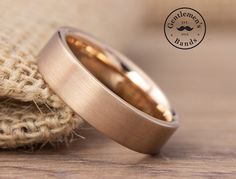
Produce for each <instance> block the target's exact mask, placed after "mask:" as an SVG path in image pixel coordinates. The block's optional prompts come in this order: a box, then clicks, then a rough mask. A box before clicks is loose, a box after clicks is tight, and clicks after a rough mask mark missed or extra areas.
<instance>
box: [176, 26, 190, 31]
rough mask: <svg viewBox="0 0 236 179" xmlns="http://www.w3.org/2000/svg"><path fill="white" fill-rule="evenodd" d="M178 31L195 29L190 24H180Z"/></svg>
mask: <svg viewBox="0 0 236 179" xmlns="http://www.w3.org/2000/svg"><path fill="white" fill-rule="evenodd" d="M177 30H178V31H183V30H187V31H191V30H193V28H191V27H189V26H180V27H179V28H177Z"/></svg>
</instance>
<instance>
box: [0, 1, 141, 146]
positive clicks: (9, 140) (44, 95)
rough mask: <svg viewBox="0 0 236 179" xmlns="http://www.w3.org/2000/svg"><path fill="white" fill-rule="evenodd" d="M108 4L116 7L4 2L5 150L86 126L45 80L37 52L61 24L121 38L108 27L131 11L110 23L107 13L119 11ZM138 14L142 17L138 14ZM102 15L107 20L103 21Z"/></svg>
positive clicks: (0, 110)
mask: <svg viewBox="0 0 236 179" xmlns="http://www.w3.org/2000/svg"><path fill="white" fill-rule="evenodd" d="M124 2H125V1H124ZM124 2H117V3H116V4H115V5H114V8H115V9H116V8H122V6H123V4H124ZM136 2H137V1H136ZM113 3H114V1H113ZM99 4H103V5H99ZM126 4H127V3H126ZM129 4H130V6H133V5H132V3H129ZM104 5H107V6H110V5H111V3H110V1H99V2H98V1H90V2H87V1H82V2H81V1H76V0H70V1H68V0H67V1H59V0H47V1H35V0H34V1H31V0H17V1H15V0H14V1H7V0H6V1H5V0H1V1H0V11H1V18H0V27H1V29H0V47H1V48H0V147H1V148H12V147H17V146H22V145H29V144H30V145H31V144H35V143H47V142H50V141H65V140H66V137H67V136H68V135H69V134H71V133H73V132H72V131H73V129H75V128H79V126H80V125H81V124H82V122H83V121H82V119H81V118H80V117H79V116H78V115H76V114H75V113H74V112H73V111H72V110H71V109H70V108H69V107H68V106H67V105H65V104H64V103H63V101H62V100H60V98H59V97H58V96H57V95H55V94H54V93H53V92H52V91H51V90H50V89H49V87H48V85H47V84H46V83H45V82H44V81H43V79H42V76H41V75H40V74H39V72H38V69H37V65H36V64H35V62H36V56H37V54H38V52H39V50H40V49H41V48H42V47H43V46H44V45H45V43H46V42H47V41H48V39H49V38H50V36H51V35H52V34H53V33H54V32H55V30H56V29H57V27H59V26H74V27H79V28H80V27H83V28H82V29H83V30H86V29H88V30H89V29H90V31H94V33H95V34H99V35H100V36H106V37H107V38H110V39H112V38H113V37H114V36H116V35H115V33H118V34H119V32H117V30H115V29H112V31H111V32H108V30H106V29H107V27H112V24H113V23H114V22H118V21H119V19H125V16H126V15H125V14H118V16H117V17H115V16H114V14H113V17H112V18H110V21H109V18H107V19H106V17H107V16H109V13H110V14H111V12H112V11H113V9H111V8H109V7H107V8H105V9H104V8H103V7H102V6H104ZM119 6H120V7H119ZM125 8H126V9H127V10H125ZM102 10H104V11H106V12H103V11H102ZM122 11H123V12H126V11H127V13H128V12H129V7H123V9H122ZM133 16H134V17H137V15H136V14H133ZM129 18H130V19H129V20H130V22H134V20H133V19H132V16H130V17H129ZM101 19H106V20H104V23H103V24H101ZM106 23H107V26H106V25H105V24H106ZM99 24H100V26H99ZM104 26H105V27H104ZM130 26H132V24H130ZM95 27H96V29H94V28H95ZM113 27H114V26H113ZM126 28H127V29H128V28H129V26H127V27H121V28H119V27H118V30H119V29H120V30H121V29H122V30H125V29H126ZM101 32H102V33H101ZM128 34H129V33H128ZM116 38H117V37H116ZM123 38H125V37H123ZM113 42H114V41H113ZM118 44H119V43H118V42H117V45H118ZM55 60H56V59H55Z"/></svg>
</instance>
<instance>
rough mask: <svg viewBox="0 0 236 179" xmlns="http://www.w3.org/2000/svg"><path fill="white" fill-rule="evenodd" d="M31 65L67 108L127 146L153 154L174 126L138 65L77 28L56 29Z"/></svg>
mask: <svg viewBox="0 0 236 179" xmlns="http://www.w3.org/2000/svg"><path fill="white" fill-rule="evenodd" d="M91 59H93V60H91ZM96 59H99V60H96ZM37 64H38V67H39V71H40V72H41V74H42V76H43V78H44V80H45V81H46V82H47V83H48V85H49V86H50V88H51V89H52V90H53V91H54V92H55V93H56V94H57V95H58V96H59V97H61V99H62V100H63V101H64V102H65V103H66V104H67V105H68V106H70V107H71V108H72V109H73V110H74V111H75V112H76V113H78V114H79V115H80V116H81V117H82V118H83V119H84V120H85V121H87V122H88V123H89V124H91V125H92V126H93V127H94V128H96V129H97V130H99V131H100V132H102V133H104V134H105V135H106V136H108V137H110V138H112V139H113V140H114V141H116V142H118V143H120V144H121V145H123V146H125V147H127V148H130V149H132V150H134V151H137V152H141V153H145V154H155V153H157V152H158V151H159V150H160V148H161V147H162V146H163V144H164V143H165V142H166V141H167V140H168V139H169V138H170V136H171V135H172V134H173V133H174V131H175V130H176V129H177V128H178V125H179V124H178V120H177V117H176V115H175V114H174V113H172V110H171V107H170V104H169V102H168V100H167V98H166V97H165V95H164V94H163V93H162V91H161V90H160V88H159V87H158V86H157V85H156V84H155V83H154V82H153V81H152V80H151V79H150V78H149V77H148V76H147V75H146V74H145V73H144V72H143V71H142V70H141V69H140V68H139V67H137V66H136V65H135V64H134V63H133V62H131V61H130V60H129V59H128V58H127V57H125V56H123V55H122V54H120V53H119V52H117V51H116V50H114V49H113V48H111V47H109V46H107V45H105V44H103V43H102V42H100V41H98V40H96V39H95V38H94V37H92V36H91V35H88V34H86V33H84V32H82V31H80V30H78V29H74V28H71V27H61V28H59V29H58V30H57V32H56V33H55V34H54V35H53V36H52V38H51V39H50V40H49V42H48V43H47V45H46V46H45V47H44V48H43V49H42V50H41V52H40V53H39V55H38V61H37ZM91 69H92V71H91ZM122 80H123V81H122ZM117 85H118V86H119V87H117ZM121 91H122V92H121ZM126 91H127V92H126ZM131 93H132V95H130V94H131ZM135 95H136V97H134V96H135ZM136 103H139V104H137V105H135V104H136ZM156 116H160V118H158V117H156ZM161 118H162V119H161Z"/></svg>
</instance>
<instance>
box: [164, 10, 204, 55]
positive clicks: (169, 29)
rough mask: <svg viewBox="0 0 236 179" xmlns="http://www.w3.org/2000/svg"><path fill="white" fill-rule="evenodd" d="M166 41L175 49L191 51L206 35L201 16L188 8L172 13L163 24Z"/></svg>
mask: <svg viewBox="0 0 236 179" xmlns="http://www.w3.org/2000/svg"><path fill="white" fill-rule="evenodd" d="M164 32H165V36H166V39H167V40H168V41H169V42H170V44H171V45H173V46H174V47H176V48H179V49H183V50H186V49H191V48H194V47H196V46H197V45H199V44H200V43H201V42H202V40H203V39H204V37H205V34H206V23H205V20H204V19H203V17H202V15H201V14H200V13H199V12H197V11H196V10H194V9H191V8H188V7H182V8H178V9H176V10H174V11H172V12H171V13H170V14H169V15H168V17H167V18H166V21H165V24H164Z"/></svg>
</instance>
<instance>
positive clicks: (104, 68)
mask: <svg viewBox="0 0 236 179" xmlns="http://www.w3.org/2000/svg"><path fill="white" fill-rule="evenodd" d="M66 42H67V44H68V46H69V47H70V49H71V51H72V52H73V53H74V55H75V56H76V57H77V59H78V60H79V61H80V62H81V63H82V64H83V65H84V66H85V67H86V68H87V69H88V70H89V71H90V72H91V73H92V74H93V75H94V76H95V77H96V78H97V79H98V80H99V81H100V82H102V83H103V84H104V85H105V86H107V87H108V88H109V89H110V90H111V91H113V92H114V93H115V94H117V95H118V96H119V97H121V98H122V99H124V100H125V101H126V102H128V103H129V104H131V105H132V106H134V107H136V108H137V109H139V110H141V111H143V112H145V113H147V114H149V115H151V116H153V117H154V118H157V119H160V120H164V121H172V120H173V116H172V113H171V112H170V110H168V109H166V108H165V107H164V106H163V105H161V104H158V103H157V102H156V101H155V100H153V99H152V98H151V97H150V96H149V95H148V93H146V92H145V91H144V90H143V89H141V88H140V87H139V86H138V85H137V84H136V83H134V82H133V81H132V79H130V78H129V77H128V76H127V74H126V70H125V66H122V65H120V66H117V64H115V63H114V61H112V59H109V57H108V56H107V55H106V54H105V53H104V52H103V51H102V50H101V49H100V48H99V47H97V46H96V45H94V44H92V43H91V42H89V41H87V40H85V39H83V38H80V37H77V36H76V37H74V36H69V35H68V36H66Z"/></svg>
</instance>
